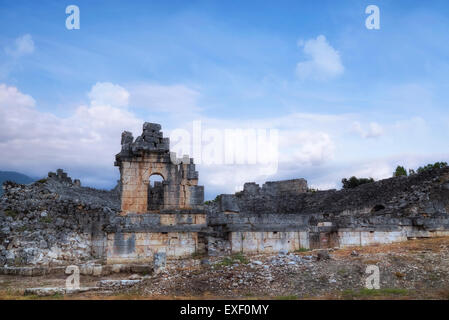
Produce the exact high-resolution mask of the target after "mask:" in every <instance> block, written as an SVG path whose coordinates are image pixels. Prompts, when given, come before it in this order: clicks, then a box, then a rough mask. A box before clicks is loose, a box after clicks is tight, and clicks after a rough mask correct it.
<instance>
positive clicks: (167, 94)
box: [129, 84, 200, 113]
mask: <svg viewBox="0 0 449 320" xmlns="http://www.w3.org/2000/svg"><path fill="white" fill-rule="evenodd" d="M129 91H130V94H131V98H130V102H131V105H132V106H133V107H139V108H145V109H147V110H149V111H157V112H168V113H171V112H180V113H188V112H196V111H199V110H200V108H199V107H198V105H197V100H198V98H199V96H200V94H199V92H198V91H196V90H194V89H191V88H189V87H186V86H184V85H158V84H140V85H136V86H133V87H130V88H129Z"/></svg>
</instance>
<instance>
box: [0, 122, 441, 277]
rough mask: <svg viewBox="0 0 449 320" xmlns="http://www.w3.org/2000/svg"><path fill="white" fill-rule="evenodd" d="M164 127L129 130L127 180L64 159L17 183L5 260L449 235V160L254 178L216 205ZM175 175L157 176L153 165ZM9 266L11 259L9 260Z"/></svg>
mask: <svg viewBox="0 0 449 320" xmlns="http://www.w3.org/2000/svg"><path fill="white" fill-rule="evenodd" d="M160 129H161V127H160V125H157V124H151V123H145V124H144V126H143V134H142V135H141V136H139V137H137V139H135V140H134V138H133V137H132V135H131V133H129V132H124V133H123V134H122V149H121V152H120V153H119V154H117V156H116V163H115V164H116V165H117V166H118V167H119V169H120V181H119V184H118V187H117V188H115V189H114V190H111V191H101V190H95V189H92V188H85V187H81V184H80V183H79V181H76V180H75V182H72V179H71V178H69V177H68V176H67V174H65V173H64V172H63V171H62V170H58V171H57V173H49V177H48V178H47V179H44V180H42V181H41V180H40V181H39V182H36V183H34V184H31V185H18V184H15V183H5V185H4V186H3V188H4V190H5V194H4V195H3V196H2V197H1V198H0V225H1V228H0V266H1V265H3V266H5V265H6V266H15V265H61V264H62V265H64V264H73V263H81V262H83V261H88V260H89V259H96V261H102V263H104V264H108V265H111V264H112V265H115V264H132V263H145V264H151V263H152V262H153V261H154V259H155V257H156V256H166V258H167V259H169V260H170V259H180V258H189V257H191V256H192V255H193V254H202V255H211V256H212V255H226V254H230V253H235V252H243V253H248V254H251V253H276V252H283V251H285V252H288V251H294V250H299V249H301V248H309V249H317V248H332V247H345V246H361V245H368V244H373V243H390V242H397V241H406V240H407V239H410V238H419V237H435V236H444V235H449V167H444V168H441V169H431V170H426V171H424V172H422V173H419V174H414V175H411V176H409V177H396V178H390V179H385V180H381V181H377V182H373V183H368V184H364V185H361V186H359V187H357V188H355V189H351V190H339V191H337V190H326V191H311V190H309V189H308V187H307V181H306V180H304V179H293V180H286V181H277V182H266V183H265V184H264V185H262V186H259V185H257V184H255V183H246V184H245V185H244V189H243V191H241V192H237V193H235V194H223V195H220V196H219V197H217V199H216V200H215V201H212V202H211V203H208V204H204V203H203V197H204V189H203V187H201V186H198V172H197V171H195V165H194V163H193V159H190V158H188V157H184V158H183V159H176V157H174V156H173V154H170V151H169V140H168V139H167V138H164V137H163V135H162V132H161V131H160ZM153 174H158V175H161V176H162V177H163V178H164V181H163V182H161V183H156V184H155V185H154V186H153V187H151V186H150V184H149V179H150V176H151V175H153ZM0 271H1V270H0Z"/></svg>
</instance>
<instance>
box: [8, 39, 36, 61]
mask: <svg viewBox="0 0 449 320" xmlns="http://www.w3.org/2000/svg"><path fill="white" fill-rule="evenodd" d="M5 51H6V53H7V54H9V55H10V56H13V57H15V58H18V57H21V56H24V55H27V54H31V53H33V52H34V41H33V38H32V37H31V35H29V34H25V35H23V36H21V37H19V38H17V39H16V40H15V42H14V46H13V47H6V48H5Z"/></svg>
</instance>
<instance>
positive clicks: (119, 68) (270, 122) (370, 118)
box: [0, 0, 449, 198]
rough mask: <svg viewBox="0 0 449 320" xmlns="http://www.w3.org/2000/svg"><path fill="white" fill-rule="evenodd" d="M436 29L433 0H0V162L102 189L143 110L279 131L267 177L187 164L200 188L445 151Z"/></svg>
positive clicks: (421, 158) (447, 24)
mask: <svg viewBox="0 0 449 320" xmlns="http://www.w3.org/2000/svg"><path fill="white" fill-rule="evenodd" d="M70 4H75V5H77V6H78V7H79V8H80V25H81V28H80V29H79V30H67V29H66V28H65V19H66V17H67V16H68V15H67V14H66V13H65V8H66V6H68V5H70ZM370 4H374V5H377V6H378V7H379V8H380V30H368V29H367V28H366V27H365V19H366V17H367V16H368V15H367V14H365V8H366V7H367V6H368V5H370ZM447 30H449V4H448V3H447V1H428V2H427V1H426V2H424V1H410V0H407V1H397V0H396V1H307V2H306V1H132V2H130V1H74V2H66V1H32V2H31V1H20V0H18V1H0V113H1V114H0V115H1V116H2V120H0V125H1V126H0V150H1V153H2V154H3V155H7V156H6V157H5V156H2V159H1V160H0V169H2V170H17V171H20V172H23V173H26V174H31V175H33V176H39V175H44V174H45V173H46V171H48V170H55V169H56V168H57V167H63V168H65V169H66V170H67V171H69V174H70V175H72V176H74V177H77V178H81V179H82V181H85V183H86V184H89V185H92V186H97V187H104V188H108V187H112V186H113V185H114V183H115V181H116V180H117V179H118V170H117V168H114V167H113V160H114V154H115V153H117V152H118V151H119V149H120V146H119V142H120V132H121V131H123V130H130V131H132V132H134V135H135V136H136V135H138V134H139V130H140V128H141V124H142V123H143V121H149V122H158V123H161V124H162V127H163V130H164V132H166V133H167V134H168V133H169V132H170V131H171V130H174V129H176V128H187V129H188V128H190V127H191V126H192V121H195V120H201V121H202V123H203V125H204V126H206V127H210V128H218V129H219V130H222V129H224V128H228V127H233V128H234V127H235V128H240V127H245V128H246V127H257V128H262V127H263V128H267V129H271V128H275V129H278V130H280V133H281V135H280V138H281V140H282V141H281V143H280V149H279V153H280V156H281V158H280V164H279V168H278V171H277V172H276V173H275V174H273V175H269V176H264V175H259V174H258V173H257V170H249V169H248V167H247V166H238V165H235V166H213V165H203V164H201V165H199V166H198V169H199V170H200V183H201V184H204V185H205V186H206V190H207V191H206V194H207V197H209V198H210V197H213V196H214V195H215V194H216V193H219V192H233V191H234V189H235V187H238V186H240V185H241V184H242V183H243V182H244V181H257V182H263V181H265V180H275V179H284V178H295V177H304V178H306V179H307V180H308V181H309V184H311V185H312V186H315V187H318V188H323V189H325V188H333V187H337V188H338V187H339V186H340V184H339V181H340V179H341V178H342V177H345V176H349V175H353V174H355V175H366V176H373V177H375V178H376V179H380V178H385V177H387V176H388V175H391V172H392V170H393V169H394V167H395V166H396V165H398V164H405V165H406V166H408V167H416V166H419V165H422V164H426V163H427V162H432V161H439V160H447V158H448V156H447V155H448V151H447V150H448V144H449V143H448V141H449V139H448V138H449V134H448V130H447V129H448V125H449V109H448V102H447V101H449V99H448V98H449V94H448V92H449V80H448V78H449V77H448V75H449V59H448V58H449V33H448V32H447ZM253 169H254V168H253ZM230 172H232V174H231V175H230ZM248 179H249V180H248Z"/></svg>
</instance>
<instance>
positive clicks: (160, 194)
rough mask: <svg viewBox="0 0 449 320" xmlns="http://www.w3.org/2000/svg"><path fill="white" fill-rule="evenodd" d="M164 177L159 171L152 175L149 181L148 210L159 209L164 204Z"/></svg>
mask: <svg viewBox="0 0 449 320" xmlns="http://www.w3.org/2000/svg"><path fill="white" fill-rule="evenodd" d="M163 182H164V177H163V176H162V175H161V174H159V173H153V174H152V175H150V180H149V181H148V211H159V210H160V209H161V207H162V206H163V204H164V184H163Z"/></svg>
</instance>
